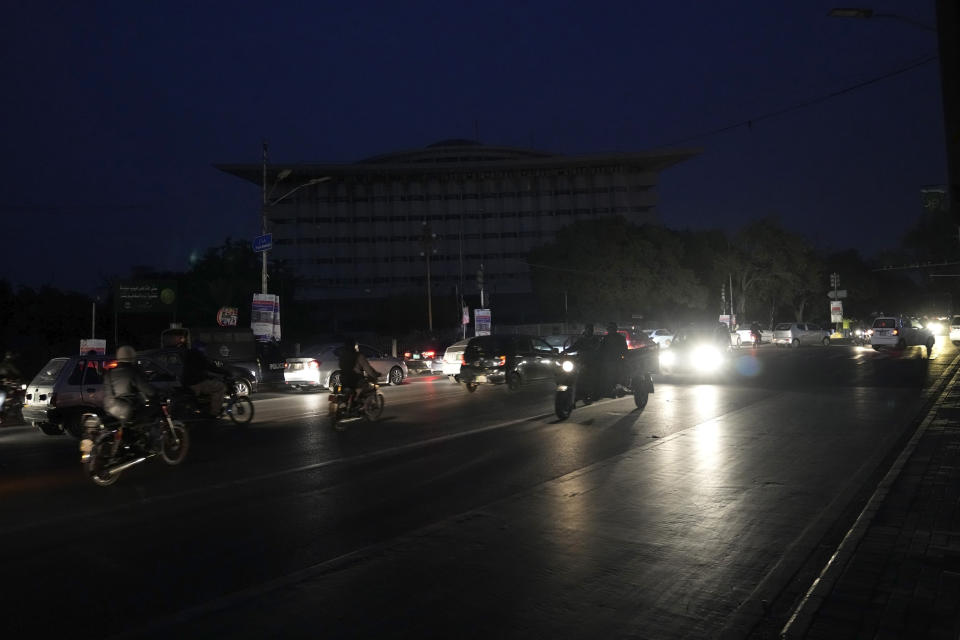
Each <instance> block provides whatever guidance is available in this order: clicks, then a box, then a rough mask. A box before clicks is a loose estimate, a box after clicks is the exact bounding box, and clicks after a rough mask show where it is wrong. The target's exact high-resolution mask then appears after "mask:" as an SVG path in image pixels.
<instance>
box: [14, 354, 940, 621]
mask: <svg viewBox="0 0 960 640" xmlns="http://www.w3.org/2000/svg"><path fill="white" fill-rule="evenodd" d="M733 357H734V364H733V366H732V368H731V372H730V373H729V374H728V375H725V376H723V377H722V379H717V380H694V379H690V378H688V377H684V376H661V377H659V378H657V380H656V393H655V394H654V395H653V396H651V398H650V402H649V404H648V406H647V408H646V409H645V410H644V411H643V412H639V411H637V410H635V407H634V405H633V400H632V398H622V399H607V400H603V401H601V402H598V403H595V404H593V405H591V406H589V407H583V406H578V407H577V408H576V409H575V410H574V412H573V414H572V416H571V417H570V418H569V419H568V420H567V421H563V422H561V421H558V420H557V419H556V418H555V416H554V415H553V396H552V391H553V385H552V384H550V383H549V382H540V383H533V384H531V385H529V386H528V387H526V388H523V389H521V390H520V391H517V392H510V391H508V390H507V389H506V388H503V387H498V388H489V387H484V388H481V389H479V390H478V391H477V392H476V393H474V394H468V393H466V391H465V390H464V389H463V388H462V387H461V386H459V385H455V384H452V383H450V382H449V381H447V380H446V379H443V378H435V377H426V378H419V379H416V380H412V381H410V382H408V383H405V384H404V385H402V386H399V387H387V388H385V389H384V394H385V396H386V409H385V412H384V418H383V420H382V421H381V422H379V423H377V424H373V425H356V427H355V428H351V429H350V430H348V431H347V432H345V433H338V432H336V431H334V430H333V429H331V428H330V424H329V421H328V418H327V417H326V394H325V393H315V394H302V395H301V394H285V393H264V394H258V395H257V396H256V397H255V407H256V416H255V418H254V422H253V424H252V425H250V427H248V428H247V429H244V430H240V429H236V428H232V427H229V426H226V425H220V426H216V427H214V428H212V429H208V430H205V431H200V432H197V433H195V434H194V441H193V447H192V450H191V451H190V454H189V458H188V461H187V463H185V465H184V466H182V467H178V468H170V467H165V466H164V465H162V464H160V463H159V462H157V461H150V462H148V463H146V464H144V465H141V466H139V467H136V468H134V469H131V470H129V471H127V472H125V473H124V474H123V476H122V478H121V479H120V481H119V482H118V483H117V484H116V485H114V486H112V487H108V488H101V487H96V486H94V485H93V484H92V483H91V482H90V481H89V480H87V479H86V478H84V477H83V474H82V472H81V469H80V464H79V456H78V453H77V444H76V441H74V440H71V439H69V438H68V437H46V436H41V435H39V434H38V433H36V432H34V431H33V430H32V429H30V428H27V427H4V428H2V429H0V549H2V551H0V554H2V555H0V559H2V564H0V566H2V567H3V572H4V574H5V578H6V580H5V590H4V591H5V593H4V597H3V604H4V616H3V617H2V618H0V632H2V633H3V635H5V636H7V637H20V636H23V635H26V634H30V635H35V636H47V635H50V634H53V633H59V632H64V631H68V632H70V633H71V634H73V635H76V634H78V633H79V634H80V635H81V637H94V636H96V637H110V636H117V637H157V638H159V637H166V636H170V635H175V636H184V637H204V638H211V637H224V638H227V637H229V638H236V637H265V636H270V637H276V636H284V637H307V636H309V637H317V636H320V635H322V636H323V637H410V636H414V635H416V636H423V637H441V636H443V637H476V638H489V637H494V636H496V637H544V638H547V637H550V638H580V637H584V636H586V635H588V634H590V635H598V636H601V637H641V638H643V637H651V638H652V637H656V638H680V637H685V638H689V637H705V638H706V637H717V636H718V635H721V634H724V635H729V636H730V637H755V638H756V637H765V634H768V633H771V630H773V629H776V628H778V627H777V625H778V624H779V623H780V622H781V621H782V620H783V619H785V618H786V616H787V615H788V614H789V611H790V607H791V604H792V603H793V602H794V601H795V600H796V596H797V595H798V594H799V593H802V592H803V591H804V590H805V589H806V588H807V587H808V586H809V584H810V582H811V581H812V579H813V577H815V575H816V572H817V571H818V570H819V568H820V567H821V566H822V564H823V562H824V561H825V560H826V557H828V556H829V553H830V552H831V550H832V549H833V548H834V547H835V545H836V543H837V542H838V541H839V540H840V538H842V536H843V533H844V532H845V531H846V527H848V526H849V524H850V523H851V522H852V521H853V519H854V518H855V517H856V515H857V513H858V512H859V510H860V508H861V507H862V505H863V503H864V502H865V500H866V499H867V497H868V496H869V494H870V492H871V490H872V487H873V486H874V485H875V484H876V481H877V479H878V478H879V477H880V476H881V475H882V473H883V472H884V471H885V470H886V466H887V465H888V464H889V461H890V459H891V458H892V456H894V455H895V454H896V453H897V452H898V450H899V447H901V446H902V444H903V442H904V440H905V438H907V437H909V434H910V433H911V432H912V429H913V428H914V427H915V425H916V423H917V421H918V420H919V419H920V418H921V417H922V411H923V409H924V407H925V405H926V404H928V403H929V401H930V400H931V399H932V396H933V395H934V394H935V393H936V392H937V391H938V389H939V387H940V386H941V385H942V382H943V381H944V380H945V379H946V377H945V376H947V375H948V374H949V373H950V372H951V371H952V370H953V368H954V367H955V366H956V363H957V360H958V353H957V351H956V349H955V348H954V347H953V346H951V345H950V344H949V343H948V342H945V341H944V339H943V338H940V342H939V343H938V345H937V347H936V348H935V349H934V352H933V354H932V356H931V357H930V358H929V359H928V358H926V357H925V354H924V350H923V349H922V348H912V349H908V350H906V351H905V352H903V353H888V352H884V353H877V352H874V351H872V350H869V349H861V348H857V347H849V346H831V347H828V348H815V347H811V348H801V349H797V350H792V349H777V348H773V347H770V346H764V347H761V348H760V349H758V350H756V352H753V351H751V350H741V351H739V352H733ZM11 634H13V635H11Z"/></svg>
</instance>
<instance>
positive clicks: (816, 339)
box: [773, 322, 830, 347]
mask: <svg viewBox="0 0 960 640" xmlns="http://www.w3.org/2000/svg"><path fill="white" fill-rule="evenodd" d="M773 344H775V345H777V346H778V347H783V346H790V347H799V346H800V345H802V344H822V345H823V346H825V347H827V346H830V330H829V329H824V328H823V327H821V326H820V325H818V324H813V323H810V322H781V323H780V324H778V325H776V326H775V327H774V328H773Z"/></svg>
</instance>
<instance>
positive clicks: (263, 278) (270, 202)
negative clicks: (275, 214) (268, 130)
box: [260, 142, 331, 293]
mask: <svg viewBox="0 0 960 640" xmlns="http://www.w3.org/2000/svg"><path fill="white" fill-rule="evenodd" d="M292 173H293V171H292V170H291V169H283V170H281V171H280V172H279V173H277V179H276V181H275V182H274V183H273V187H271V188H270V191H269V192H268V191H267V143H266V142H264V143H263V205H262V207H261V209H260V234H261V235H266V233H267V209H269V208H270V207H273V206H275V205H277V204H279V203H280V202H282V201H284V200H286V199H287V198H289V197H290V196H292V195H293V194H295V193H296V192H297V191H300V189H303V188H305V187H309V186H311V185H314V184H320V183H321V182H326V181H328V180H330V179H331V176H323V177H320V178H311V179H310V180H307V181H306V182H304V183H302V184H299V185H297V186H296V187H294V188H293V189H290V190H289V191H287V192H286V193H284V194H283V195H282V196H280V197H278V198H273V199H271V197H270V194H272V193H273V191H274V190H275V189H276V188H277V185H279V184H280V183H281V182H282V181H283V180H285V179H286V178H288V177H289V176H290V174H292ZM260 253H261V254H262V255H261V263H260V293H267V251H261V252H260Z"/></svg>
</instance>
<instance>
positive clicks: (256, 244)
mask: <svg viewBox="0 0 960 640" xmlns="http://www.w3.org/2000/svg"><path fill="white" fill-rule="evenodd" d="M272 247H273V234H272V233H267V234H264V235H262V236H257V237H256V238H254V239H253V250H254V251H255V252H256V253H260V252H261V251H270V249H271V248H272Z"/></svg>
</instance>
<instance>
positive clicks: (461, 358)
mask: <svg viewBox="0 0 960 640" xmlns="http://www.w3.org/2000/svg"><path fill="white" fill-rule="evenodd" d="M460 364H467V361H466V360H464V358H463V356H460Z"/></svg>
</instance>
